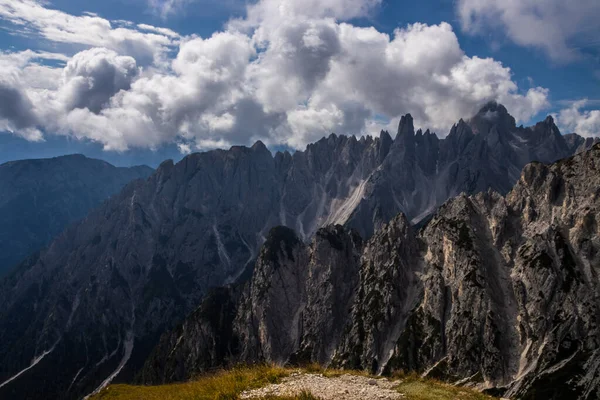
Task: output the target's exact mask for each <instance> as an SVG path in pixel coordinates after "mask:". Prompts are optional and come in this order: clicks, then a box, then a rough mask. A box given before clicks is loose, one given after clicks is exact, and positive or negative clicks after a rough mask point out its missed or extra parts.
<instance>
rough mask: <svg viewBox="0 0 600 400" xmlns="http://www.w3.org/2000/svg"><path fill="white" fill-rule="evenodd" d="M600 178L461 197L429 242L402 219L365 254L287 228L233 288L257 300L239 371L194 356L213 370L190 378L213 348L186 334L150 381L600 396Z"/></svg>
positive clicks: (560, 168) (584, 167)
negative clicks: (224, 375)
mask: <svg viewBox="0 0 600 400" xmlns="http://www.w3.org/2000/svg"><path fill="white" fill-rule="evenodd" d="M599 168H600V145H596V146H595V147H593V148H592V149H591V150H590V151H588V152H584V153H580V154H578V155H576V156H574V157H571V158H567V159H564V160H561V161H559V162H557V163H554V164H552V165H544V164H542V163H532V164H529V165H527V166H526V167H525V168H524V170H523V172H522V174H521V175H520V178H519V181H518V182H517V184H516V185H515V187H514V188H513V189H512V191H510V192H509V193H508V194H507V196H506V197H503V196H501V195H499V194H497V193H495V192H493V191H488V192H485V193H480V194H477V195H475V196H467V195H464V194H462V195H460V196H458V197H456V198H454V199H451V200H449V201H448V202H446V203H445V204H444V205H443V206H442V207H441V208H440V209H439V210H438V212H437V213H436V214H435V215H434V217H433V218H432V219H431V220H430V221H429V222H428V223H427V224H426V225H425V226H424V227H423V228H421V230H420V231H419V232H415V231H414V230H413V228H412V227H411V225H410V223H409V221H408V219H407V218H406V217H405V216H404V215H402V214H401V215H399V216H398V217H396V218H394V219H393V220H392V221H391V222H390V223H388V224H386V225H384V226H383V227H382V229H380V230H379V231H377V232H376V233H375V234H374V235H373V236H372V237H371V239H369V240H368V241H367V242H366V243H364V244H362V243H361V241H360V239H359V238H358V237H357V235H356V234H355V233H353V232H352V231H349V230H348V229H345V228H342V227H340V226H338V227H328V228H323V229H321V230H319V231H318V232H317V234H316V235H315V236H314V238H313V240H312V242H311V243H310V244H309V245H305V244H303V243H302V242H301V241H300V240H299V238H298V237H297V236H295V235H294V234H293V232H292V231H290V230H289V229H286V228H276V229H275V230H273V231H272V232H271V234H270V236H269V239H268V240H267V242H266V243H265V245H264V247H263V248H262V250H261V252H260V256H259V258H258V260H257V263H256V267H255V270H254V274H253V277H252V279H251V280H250V281H249V282H248V283H247V284H245V286H243V287H240V288H238V289H228V290H230V291H232V292H233V291H240V292H242V293H243V294H242V295H241V296H240V297H239V299H238V300H237V303H236V309H237V312H236V317H235V319H234V320H233V323H232V324H231V326H229V325H227V327H228V330H226V331H223V332H221V331H218V332H216V335H217V337H231V338H232V339H231V342H230V345H229V346H228V348H229V349H230V350H231V351H230V352H229V353H228V357H227V358H225V359H222V360H215V359H213V358H207V357H204V355H203V353H202V351H200V352H198V351H196V350H194V354H198V358H199V359H202V360H207V359H210V360H211V365H210V366H207V365H202V366H201V367H200V368H194V367H193V366H191V367H189V368H183V369H180V370H178V369H177V366H178V365H179V364H178V363H179V361H178V358H179V357H180V355H181V354H183V352H188V350H187V349H189V348H190V347H191V348H194V349H203V348H204V347H205V346H206V345H207V343H211V342H212V341H213V339H214V338H213V337H210V336H209V337H206V336H203V335H194V336H186V335H183V336H179V339H178V341H177V342H178V343H179V345H178V346H175V347H174V346H172V343H173V337H174V336H173V335H165V337H163V340H161V342H160V344H159V346H158V347H157V348H156V349H155V350H154V352H153V356H152V358H151V360H160V362H158V364H160V365H161V366H164V365H166V366H167V367H166V368H164V367H163V368H162V369H160V368H159V369H158V370H157V369H156V368H155V365H156V364H157V362H156V361H155V362H154V363H147V364H146V366H145V368H144V374H143V376H142V377H143V379H144V380H145V381H146V382H152V383H157V382H168V381H173V380H180V379H186V378H188V377H189V376H191V375H193V374H195V373H197V372H201V371H204V370H206V369H209V368H213V367H216V366H221V365H224V364H227V363H235V362H238V361H246V362H248V361H251V362H252V361H254V362H257V361H272V362H278V363H297V362H311V361H315V362H320V363H322V364H325V365H334V366H338V367H342V368H358V369H365V370H370V371H372V372H375V373H391V372H393V371H395V370H414V371H419V372H420V373H424V374H426V375H429V376H434V377H437V378H442V379H446V380H449V381H451V382H458V383H461V384H468V385H471V386H475V387H477V388H479V389H482V390H488V391H490V392H493V393H496V394H501V395H503V396H504V397H510V398H531V399H548V398H551V399H563V398H569V399H595V398H598V395H599V394H598V387H600V386H599V385H600V382H599V381H598V380H599V375H598V366H599V365H600V364H599V362H600V360H599V358H598V352H599V344H600V342H599V337H598V335H599V334H600V330H599V326H598V316H599V315H600V314H599V311H600V297H599V292H598V287H599V282H598V272H599V269H600V239H599V238H600V229H599V225H598V223H597V221H598V218H599V217H600V191H599V189H598V188H599V187H600V174H599ZM336 276H337V277H344V278H343V279H341V278H335V277H336ZM190 324H191V325H195V326H203V325H204V324H206V318H197V316H192V317H191V318H190V319H188V320H187V321H186V323H185V324H184V326H189V325H190ZM178 334H179V331H177V333H176V334H175V335H178ZM182 343H183V345H182ZM180 349H184V350H180ZM172 371H177V373H173V372H172Z"/></svg>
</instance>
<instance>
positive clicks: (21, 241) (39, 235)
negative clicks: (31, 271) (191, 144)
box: [0, 155, 153, 276]
mask: <svg viewBox="0 0 600 400" xmlns="http://www.w3.org/2000/svg"><path fill="white" fill-rule="evenodd" d="M152 171H153V170H152V169H151V168H149V167H133V168H117V167H114V166H112V165H110V164H108V163H106V162H104V161H100V160H93V159H90V158H86V157H84V156H82V155H70V156H64V157H56V158H49V159H40V160H23V161H12V162H7V163H4V164H2V165H0V276H2V275H4V274H5V273H7V272H8V271H9V270H10V269H11V268H12V267H14V266H16V265H17V263H19V262H20V261H22V260H23V259H24V258H25V257H27V256H28V255H30V254H31V253H33V252H34V251H36V250H39V249H41V248H42V247H44V246H45V245H46V244H48V243H49V242H50V241H51V240H52V238H54V237H55V236H56V235H58V234H59V233H60V232H62V231H63V230H64V229H65V227H66V226H67V225H69V224H70V223H73V222H75V221H77V220H79V219H81V218H83V217H85V215H86V214H87V213H88V212H89V211H90V210H92V209H93V208H95V207H97V206H99V205H100V204H101V203H102V202H103V201H104V200H106V199H108V198H109V197H110V196H112V195H114V194H117V193H118V192H119V191H120V190H121V189H123V187H124V186H125V185H126V184H128V183H129V182H131V181H132V180H134V179H139V178H147V177H148V176H150V174H151V173H152Z"/></svg>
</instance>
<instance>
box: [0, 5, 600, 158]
mask: <svg viewBox="0 0 600 400" xmlns="http://www.w3.org/2000/svg"><path fill="white" fill-rule="evenodd" d="M508 3H509V4H503V3H500V4H499V3H498V2H496V1H492V0H452V1H449V0H441V1H429V0H425V1H421V2H408V1H389V0H322V1H316V0H260V1H254V2H252V3H250V4H247V3H246V2H244V1H239V0H224V1H218V0H167V1H163V0H121V1H118V0H102V1H98V0H80V1H73V0H54V1H51V2H40V1H36V0H19V1H14V0H0V28H1V29H0V49H2V51H3V54H2V58H0V67H3V68H2V69H3V70H4V71H5V73H4V74H3V76H0V130H3V131H4V133H0V162H4V161H7V160H10V159H18V158H33V157H47V156H53V155H59V154H65V153H73V152H82V153H84V154H87V155H89V156H93V157H97V158H104V159H106V160H108V161H109V162H112V163H115V164H118V165H130V164H137V163H146V164H150V165H153V166H156V165H157V164H158V163H160V161H162V160H163V159H165V158H179V157H181V156H182V155H183V154H185V153H187V152H189V151H202V150H206V149H210V148H215V147H227V146H230V145H232V144H244V145H247V144H251V143H252V142H253V141H255V140H263V141H264V142H265V143H266V144H267V145H268V146H270V147H271V148H303V147H304V146H305V145H306V143H308V142H311V141H313V140H316V139H318V138H319V137H321V136H323V135H326V134H327V133H328V132H336V133H341V134H344V133H345V134H357V135H360V134H377V132H378V131H379V130H380V129H393V126H394V125H395V124H396V123H397V120H398V118H399V117H400V115H403V114H405V113H409V112H410V113H411V114H413V116H415V120H416V124H417V125H418V126H422V127H423V128H431V129H433V130H435V131H436V132H437V133H438V135H440V136H445V134H446V133H447V131H448V129H449V127H450V126H451V125H452V123H453V122H455V121H457V120H458V118H468V117H469V115H471V114H472V113H473V112H474V110H476V109H477V107H479V106H480V105H481V104H483V103H484V102H486V101H489V100H498V101H501V102H503V103H504V104H505V105H507V107H508V109H509V112H511V113H512V114H513V115H515V117H517V119H518V120H519V121H520V123H524V124H528V123H532V122H534V121H536V120H539V119H541V118H543V117H544V116H545V115H546V114H553V115H555V119H556V120H557V123H558V125H559V127H560V128H561V129H562V130H563V131H564V132H563V133H567V131H569V132H570V131H577V132H578V133H580V134H582V135H585V136H596V135H599V134H600V111H598V110H599V109H600V62H599V60H600V40H598V39H597V38H598V37H600V24H598V22H597V21H598V18H600V2H597V1H595V0H594V1H591V0H578V1H574V2H569V3H568V4H563V3H565V2H563V1H559V0H531V1H528V2H522V3H521V4H513V2H508ZM525 3H526V4H525ZM162 28H167V29H168V30H165V29H162ZM397 29H399V31H396V30H397Z"/></svg>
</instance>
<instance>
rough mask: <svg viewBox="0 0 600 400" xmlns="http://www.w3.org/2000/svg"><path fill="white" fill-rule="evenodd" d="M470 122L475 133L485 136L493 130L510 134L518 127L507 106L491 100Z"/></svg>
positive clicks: (501, 133)
mask: <svg viewBox="0 0 600 400" xmlns="http://www.w3.org/2000/svg"><path fill="white" fill-rule="evenodd" d="M469 124H470V125H471V128H472V129H473V132H474V133H476V134H480V135H484V136H485V135H487V134H489V133H490V132H491V131H492V130H495V131H496V132H497V134H500V135H508V134H509V133H510V132H512V131H514V130H515V129H516V121H515V119H514V117H513V116H512V115H510V114H509V113H508V110H507V109H506V107H504V106H503V105H502V104H499V103H497V102H495V101H491V102H489V103H487V104H486V105H485V106H483V107H482V108H481V109H480V110H479V112H477V114H475V116H474V117H473V118H471V119H470V120H469Z"/></svg>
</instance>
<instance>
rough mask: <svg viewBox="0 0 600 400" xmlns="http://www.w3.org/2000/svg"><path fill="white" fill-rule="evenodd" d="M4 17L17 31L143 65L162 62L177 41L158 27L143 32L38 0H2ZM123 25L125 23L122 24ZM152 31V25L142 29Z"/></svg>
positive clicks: (1, 13)
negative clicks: (124, 56) (113, 53)
mask: <svg viewBox="0 0 600 400" xmlns="http://www.w3.org/2000/svg"><path fill="white" fill-rule="evenodd" d="M0 18H2V19H4V20H6V21H9V22H11V23H12V24H13V29H12V31H13V33H16V34H21V35H28V36H35V37H42V38H43V39H46V40H48V41H52V42H59V43H68V44H73V45H83V46H90V47H105V48H108V49H111V50H114V51H117V52H118V53H120V54H127V55H130V56H132V57H134V58H135V59H136V60H137V62H138V63H139V64H142V65H146V64H152V63H160V62H161V61H162V60H163V59H164V57H166V55H165V52H167V51H168V50H169V48H170V47H171V46H174V45H176V44H177V40H176V38H175V37H173V36H172V35H170V34H165V32H162V33H161V32H157V31H156V29H154V30H150V31H149V32H143V31H140V30H136V29H131V28H130V27H126V26H127V24H122V23H121V24H119V23H116V24H115V26H113V24H112V23H111V22H110V21H109V20H107V19H104V18H101V17H99V16H97V15H95V14H91V13H85V14H84V15H81V16H74V15H70V14H67V13H65V12H62V11H59V10H54V9H50V8H46V7H44V6H43V5H42V3H41V2H40V1H36V0H18V1H14V0H0ZM120 25H123V26H120ZM141 29H142V30H146V31H148V26H145V27H144V28H141Z"/></svg>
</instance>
